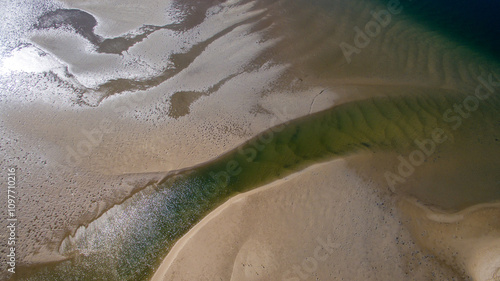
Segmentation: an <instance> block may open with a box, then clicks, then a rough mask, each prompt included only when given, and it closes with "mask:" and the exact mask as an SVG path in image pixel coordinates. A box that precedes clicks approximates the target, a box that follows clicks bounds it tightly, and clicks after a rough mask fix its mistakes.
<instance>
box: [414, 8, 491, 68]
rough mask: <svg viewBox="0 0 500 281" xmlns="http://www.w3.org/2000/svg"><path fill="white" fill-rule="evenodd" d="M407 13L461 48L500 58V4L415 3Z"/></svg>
mask: <svg viewBox="0 0 500 281" xmlns="http://www.w3.org/2000/svg"><path fill="white" fill-rule="evenodd" d="M405 12H406V13H408V14H409V15H411V16H413V17H415V18H416V20H417V22H419V23H423V24H425V25H427V26H428V27H429V28H430V29H432V30H436V31H439V32H441V33H444V34H447V35H448V36H450V37H452V38H453V39H454V40H456V41H458V42H460V43H461V44H462V45H467V46H471V47H474V48H477V49H478V50H479V51H484V52H487V53H489V54H491V55H493V56H495V57H496V58H500V1H495V0H477V1H472V0H440V1H436V0H412V1H408V4H407V5H405Z"/></svg>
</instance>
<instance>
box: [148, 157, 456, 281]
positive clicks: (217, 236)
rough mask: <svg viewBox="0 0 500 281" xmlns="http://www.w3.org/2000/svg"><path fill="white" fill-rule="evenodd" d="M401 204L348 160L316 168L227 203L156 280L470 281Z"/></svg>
mask: <svg viewBox="0 0 500 281" xmlns="http://www.w3.org/2000/svg"><path fill="white" fill-rule="evenodd" d="M396 202H397V199H396V197H395V196H394V195H391V194H390V192H389V191H388V190H387V189H386V188H385V187H384V188H380V187H379V186H377V185H376V184H374V183H369V182H365V181H363V180H362V179H360V178H359V177H358V176H357V175H356V173H355V172H354V171H353V170H351V169H349V168H348V167H347V166H346V161H345V160H343V159H340V160H335V161H332V162H327V163H324V164H318V165H314V166H311V167H309V168H307V169H305V170H303V171H300V172H298V173H295V174H293V175H290V176H288V177H286V178H284V179H281V180H279V181H276V182H273V183H271V184H269V185H266V186H264V187H261V188H258V189H256V190H253V191H250V192H248V193H245V194H241V195H238V196H236V197H234V198H232V199H230V200H229V201H228V202H226V203H224V204H223V205H222V206H220V207H219V208H217V209H216V210H215V211H213V212H212V213H211V214H210V215H208V216H207V217H206V218H204V219H203V220H202V221H201V222H200V223H199V224H197V225H196V226H195V227H194V228H193V229H191V230H190V231H189V232H188V234H186V235H185V236H184V237H183V238H182V239H181V240H179V241H178V242H177V243H176V245H175V246H174V247H173V249H172V250H171V252H170V253H169V255H168V256H167V257H166V259H165V260H164V262H163V263H162V265H161V267H160V268H159V269H158V270H157V272H156V273H155V275H154V277H153V279H152V280H155V281H159V280H313V279H314V280H342V279H347V280H431V279H432V280H452V279H453V280H465V279H462V277H461V275H460V274H457V273H456V272H454V271H453V270H451V269H450V268H449V267H447V266H445V265H442V264H441V263H440V262H439V261H438V259H436V257H434V256H432V255H430V254H429V253H428V252H427V251H426V250H423V249H421V248H420V247H419V246H418V245H416V244H415V242H414V240H413V238H412V237H411V236H410V233H409V232H408V230H406V229H405V227H404V225H405V223H404V222H403V217H402V214H401V213H400V212H399V211H398V209H397V208H396ZM402 222H403V224H402Z"/></svg>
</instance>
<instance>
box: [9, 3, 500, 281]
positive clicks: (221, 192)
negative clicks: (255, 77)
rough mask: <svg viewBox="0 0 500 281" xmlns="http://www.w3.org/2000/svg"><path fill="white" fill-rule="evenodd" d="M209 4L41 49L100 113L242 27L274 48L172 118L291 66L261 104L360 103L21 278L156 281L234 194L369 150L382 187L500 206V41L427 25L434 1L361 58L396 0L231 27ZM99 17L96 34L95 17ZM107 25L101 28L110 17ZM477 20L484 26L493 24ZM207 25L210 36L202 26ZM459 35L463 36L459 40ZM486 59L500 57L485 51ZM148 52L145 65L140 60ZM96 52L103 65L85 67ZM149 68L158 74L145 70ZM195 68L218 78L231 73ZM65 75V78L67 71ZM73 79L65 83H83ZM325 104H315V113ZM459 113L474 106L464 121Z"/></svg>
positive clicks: (126, 211) (89, 235)
mask: <svg viewBox="0 0 500 281" xmlns="http://www.w3.org/2000/svg"><path fill="white" fill-rule="evenodd" d="M200 3H201V2H200V1H174V4H175V5H174V6H173V7H175V9H174V8H172V9H173V10H175V11H176V12H179V13H181V14H182V13H185V14H183V15H184V17H180V18H181V19H182V20H180V21H166V22H163V24H159V23H158V22H156V23H155V24H154V25H153V24H151V25H147V26H145V27H144V26H143V27H140V26H139V27H136V28H132V29H131V31H130V32H128V33H125V34H122V35H119V36H114V35H113V36H111V35H109V34H107V35H106V34H104V35H96V33H93V32H94V31H95V30H93V29H91V28H89V27H87V28H85V29H82V30H81V31H79V29H78V28H76V32H75V33H76V35H75V34H72V35H71V36H81V37H83V39H82V38H80V39H78V40H81V41H82V42H85V40H87V41H89V42H87V43H88V44H89V45H85V44H87V43H85V44H84V43H81V42H80V41H78V42H80V43H75V46H80V44H81V45H84V46H86V47H85V48H87V49H85V48H83V49H84V51H82V52H81V53H78V54H75V53H73V49H72V48H68V49H67V50H65V48H64V47H65V46H66V47H68V46H72V45H70V44H67V43H66V42H62V41H64V40H62V39H61V40H60V41H58V39H57V38H58V36H61V37H63V36H62V35H61V34H59V35H57V33H55V34H56V35H54V34H52V33H50V32H55V31H54V30H53V27H52V26H50V24H49V25H47V26H45V27H47V29H46V30H43V32H48V33H47V34H49V35H47V34H46V33H40V34H39V33H36V32H38V31H35V35H33V37H32V40H33V42H35V44H37V46H39V47H40V48H43V49H44V50H45V51H46V52H47V53H53V54H56V56H57V57H58V58H59V59H61V60H62V61H64V62H65V63H67V65H68V66H69V68H67V69H66V70H67V73H71V75H69V74H67V75H68V77H70V78H71V79H73V78H74V79H76V81H80V82H81V83H80V84H78V83H75V85H73V86H74V87H75V88H76V89H77V90H75V91H74V93H73V94H74V95H75V96H76V100H77V102H76V103H77V104H79V105H80V106H89V105H90V106H99V104H100V103H101V102H102V101H104V100H105V99H106V98H109V97H110V96H113V95H127V94H130V93H133V92H135V91H145V92H146V93H147V91H148V90H151V89H155V87H158V86H160V85H162V84H164V83H166V82H168V81H172V80H174V79H176V78H177V77H179V76H180V75H179V74H180V73H182V72H183V71H185V70H186V69H187V68H188V67H190V66H192V65H194V64H195V63H196V62H197V59H199V58H200V57H201V56H202V54H205V53H206V52H207V48H209V46H210V45H212V44H213V43H214V42H217V40H219V39H221V38H224V37H226V36H228V35H229V34H232V33H234V32H238V34H240V33H241V34H245V35H241V36H246V35H247V34H253V33H254V34H258V36H259V37H260V40H262V41H263V42H266V41H269V42H271V43H270V44H269V45H270V47H268V48H265V49H263V50H262V51H260V52H256V53H257V55H256V56H253V57H250V59H248V61H247V60H245V61H244V62H243V63H242V64H241V65H238V66H237V71H235V72H234V73H231V74H229V75H227V76H226V77H224V78H222V79H219V80H218V81H217V82H216V83H213V84H211V85H209V86H207V87H204V88H203V87H201V88H202V90H200V89H198V88H196V87H194V88H196V89H194V90H192V91H191V90H189V91H188V90H178V91H177V92H175V93H173V94H172V95H171V97H170V100H171V108H170V110H169V112H168V114H169V116H170V117H173V118H180V117H185V116H187V117H189V113H190V111H189V110H190V105H191V104H192V103H194V102H195V101H196V100H198V99H200V98H201V97H203V96H209V95H211V94H213V93H214V92H216V91H217V90H218V89H219V88H220V87H221V86H222V85H224V83H226V82H227V81H229V80H231V79H232V78H233V77H235V76H236V75H238V74H239V73H241V72H245V71H250V70H258V69H261V68H263V67H264V66H265V65H268V64H277V65H286V66H287V70H286V72H285V74H283V75H282V76H281V77H280V78H279V79H277V81H275V85H274V87H275V88H273V89H270V90H269V91H270V92H271V93H269V92H264V93H260V95H262V97H265V96H266V95H272V91H273V90H277V89H279V90H280V91H284V92H287V91H290V96H293V94H294V93H295V92H296V91H297V89H308V88H309V87H312V86H315V87H317V86H321V87H322V88H324V89H330V90H333V91H338V93H339V98H338V101H342V102H345V101H351V102H347V103H345V104H341V105H338V106H335V107H333V108H331V109H328V110H325V111H321V112H318V113H314V114H311V115H308V116H305V117H302V118H299V119H296V120H293V121H290V122H287V123H285V124H281V125H277V126H276V127H273V128H271V129H269V130H267V131H265V132H263V133H262V134H261V135H258V136H256V137H254V138H253V139H251V140H250V141H248V142H247V143H245V144H243V145H242V146H240V147H239V148H236V149H235V150H231V151H229V152H227V153H226V154H224V155H222V156H220V157H218V158H217V159H214V160H213V161H209V162H208V163H205V164H203V165H200V166H198V167H195V168H193V169H188V170H187V171H182V172H179V173H178V174H176V175H172V176H170V177H167V178H166V179H165V180H164V181H163V182H161V183H159V184H158V185H153V186H148V187H147V188H145V189H144V190H143V191H140V192H138V193H136V194H135V195H133V196H132V197H131V198H130V199H128V200H127V201H125V202H124V203H123V204H120V205H117V206H115V207H113V208H112V209H110V210H108V211H107V212H106V213H104V214H103V215H102V216H101V217H100V218H99V219H97V220H95V221H93V222H92V223H90V224H89V226H88V227H81V228H80V229H79V230H78V231H77V232H76V234H75V236H74V237H68V238H66V239H65V240H64V241H63V242H62V244H61V246H60V249H59V250H60V252H61V253H62V254H65V255H68V256H69V257H71V258H70V260H68V261H65V262H60V263H54V264H51V265H39V266H33V267H25V268H22V270H20V271H19V274H16V276H15V278H16V279H20V280H24V279H27V280H70V279H81V280H99V277H96V276H109V275H111V277H109V278H111V279H114V280H145V279H147V278H148V277H150V276H151V274H152V273H153V272H154V269H155V268H156V267H157V266H158V265H159V263H160V262H161V260H162V259H163V258H164V257H165V255H166V254H167V252H168V251H169V249H170V248H171V247H172V245H173V243H174V242H175V241H176V240H177V239H179V238H180V237H181V236H182V235H183V234H185V233H186V232H187V231H188V230H189V229H190V228H191V227H192V226H193V225H194V224H195V223H196V222H198V221H199V220H200V219H202V218H203V217H204V216H205V215H206V214H208V213H209V212H210V211H211V210H213V209H214V208H215V207H216V206H218V205H220V204H221V203H222V202H224V201H225V200H227V199H228V198H229V197H231V196H233V195H235V194H237V193H240V192H245V191H248V190H250V189H252V188H256V187H259V186H262V185H263V184H265V183H268V182H271V181H273V180H275V179H278V178H282V177H284V176H286V175H289V174H291V173H293V172H296V171H298V170H300V169H303V168H305V167H306V166H308V165H311V164H313V163H317V162H320V161H328V160H330V159H334V158H335V157H341V156H344V155H348V154H353V153H356V152H360V151H363V152H371V153H373V154H374V155H375V156H374V160H373V162H372V163H369V164H371V165H379V166H380V167H381V169H382V171H383V172H382V173H381V174H380V179H378V180H379V181H380V183H381V184H382V185H387V188H390V189H393V190H394V191H395V192H396V193H398V194H402V195H409V196H414V197H416V198H417V199H419V200H420V201H421V202H423V203H425V204H428V205H432V206H434V207H436V208H441V209H443V210H446V211H449V212H451V211H457V210H461V209H463V208H466V207H469V206H472V205H475V204H478V203H484V202H492V201H496V200H500V187H499V186H498V184H499V183H500V178H499V173H498V172H497V171H498V167H499V164H500V162H499V161H500V160H499V159H500V157H499V156H500V155H499V154H500V149H499V148H500V141H499V139H500V119H499V118H500V115H499V112H498V111H499V110H500V98H499V96H498V90H499V89H498V88H497V85H492V84H495V83H498V81H499V79H500V76H499V75H498V73H499V72H498V70H499V69H500V68H499V67H498V64H497V63H496V61H495V60H492V59H491V57H492V56H495V53H494V47H493V46H495V44H496V43H497V42H498V39H497V37H496V33H494V32H486V31H485V32H483V33H480V35H479V33H474V32H467V34H469V35H470V34H473V35H474V34H475V35H477V37H473V38H471V37H470V36H469V35H463V34H462V33H460V31H461V30H460V29H456V28H455V29H454V30H453V32H451V33H450V31H449V30H446V28H445V26H444V27H443V29H442V30H441V29H440V30H438V29H434V28H433V27H432V26H433V24H435V23H434V22H433V21H432V20H429V21H422V18H426V17H431V16H432V15H435V14H436V13H437V10H435V9H436V7H435V6H432V5H431V6H426V5H427V4H425V3H423V2H419V3H420V4H418V5H416V6H415V4H411V3H410V2H408V1H402V2H401V7H402V8H401V9H402V12H401V13H397V14H393V15H392V17H391V20H390V22H389V23H388V25H387V27H384V28H381V30H380V32H379V34H377V35H374V36H373V38H370V40H369V41H368V43H367V44H366V46H365V47H363V48H359V52H355V53H352V54H351V55H348V56H346V55H345V53H344V52H343V50H342V49H341V48H340V44H342V43H348V44H351V45H353V46H356V43H355V40H356V39H355V38H356V37H355V36H356V29H355V28H357V27H359V28H362V29H363V28H365V27H366V25H367V24H368V23H369V22H371V21H373V17H372V15H371V12H372V11H374V10H376V11H380V10H384V9H387V3H386V2H383V1H313V2H310V1H256V2H251V1H243V2H241V3H236V2H235V3H233V2H231V1H228V2H225V4H220V5H228V7H230V8H228V11H229V12H227V13H228V14H229V15H230V16H231V17H234V19H233V18H231V17H229V16H228V18H229V19H230V20H232V21H233V22H231V23H230V24H227V25H223V24H221V22H218V21H214V22H210V21H209V20H210V19H211V18H210V17H207V18H205V15H206V13H207V11H209V12H208V14H210V13H214V14H216V13H217V9H216V8H217V7H218V6H217V5H219V2H218V1H211V2H203V3H204V4H203V5H201V4H200ZM233 4H234V7H233V6H231V5H233ZM245 5H247V6H245ZM214 7H215V8H214ZM56 8H57V9H63V8H65V7H61V6H58V5H56V6H55V7H53V8H51V9H47V10H52V11H55V10H56ZM108 8H109V7H108ZM210 8H212V10H210ZM221 9H222V8H221ZM233 9H234V10H235V11H233ZM431 9H432V10H431ZM91 10H92V9H91V7H89V12H88V13H85V14H80V13H79V15H80V16H82V15H84V17H87V16H89V15H91ZM59 11H61V10H59ZM189 11H191V13H190V12H189ZM231 11H233V12H231ZM238 13H239V14H238ZM450 13H451V12H450ZM110 14H112V13H110ZM459 14H460V13H458V14H457V13H455V12H453V15H454V16H453V17H449V18H448V17H444V16H443V18H445V19H446V20H445V21H446V22H448V23H449V22H453V21H454V19H455V18H456V16H457V15H459ZM46 15H47V14H46ZM51 15H52V14H50V13H49V14H48V16H47V17H49V16H51ZM241 15H243V16H241ZM222 18H224V17H222ZM485 18H487V17H483V18H482V19H483V20H485ZM476 20H477V18H474V17H473V19H466V21H467V22H470V21H476ZM88 21H89V22H90V25H92V23H93V22H92V19H91V18H88ZM111 22H112V21H111ZM97 23H98V24H97V27H96V28H98V27H99V18H98V17H97ZM439 23H441V21H439ZM476 23H477V25H476V26H475V27H474V28H476V29H478V28H481V27H482V26H483V24H481V23H480V22H479V21H477V22H476ZM101 24H102V23H101ZM107 24H108V25H112V24H111V23H109V22H108V23H107ZM204 24H205V25H206V26H204ZM199 26H202V27H203V28H199V29H197V28H198V27H199ZM66 27H67V26H66ZM148 27H149V28H148ZM40 28H41V27H40ZM69 28H71V26H70V27H69ZM73 28H74V27H73ZM474 28H471V30H474ZM206 30H209V31H206ZM91 31H92V32H91ZM108 31H109V30H108ZM167 31H168V32H173V33H167ZM205 31H206V32H205ZM40 32H41V31H40ZM58 32H59V31H58ZM160 32H165V33H160ZM204 32H205V33H204ZM446 32H447V33H446ZM200 33H201V35H200ZM50 34H52V35H50ZM158 34H161V36H160V35H159V36H160V38H161V40H159V41H153V42H156V44H157V45H155V46H158V47H154V48H153V47H151V46H150V45H148V44H149V43H148V42H149V41H148V40H152V38H153V37H154V35H158ZM172 34H174V35H172ZM450 34H451V35H450ZM51 36H53V37H51ZM65 36H67V35H65ZM71 36H70V38H72V37H71ZM457 36H458V37H460V38H461V40H463V41H457V39H456V38H457ZM47 38H48V39H47ZM54 38H56V39H54ZM105 38H107V39H105ZM231 38H232V37H231ZM236 38H238V37H236ZM479 39H481V40H479ZM51 40H52V41H51ZM106 40H107V41H106ZM155 40H156V39H155ZM54 42H55V43H54ZM158 42H160V43H161V44H159V43H158ZM463 42H466V44H462V43H463ZM66 44H67V45H66ZM162 44H164V45H168V48H170V49H168V52H170V53H168V54H167V55H165V54H162V55H164V56H161V55H158V54H156V53H154V51H150V50H154V49H156V48H158V49H160V46H163V45H162ZM151 45H152V44H151ZM89 46H93V48H95V49H94V50H92V51H88V49H92V47H89ZM145 46H146V47H145ZM80 47H81V46H80ZM141 48H144V49H145V50H149V51H144V49H141ZM148 48H149V49H148ZM484 50H487V51H488V52H489V53H488V54H484V53H483V52H484ZM87 52H88V53H87ZM96 53H99V54H96ZM102 53H108V54H102ZM158 53H160V51H158ZM118 54H120V56H123V57H121V58H123V59H124V60H125V58H127V59H130V60H129V61H126V63H123V65H122V61H120V62H119V63H117V66H116V73H112V74H110V73H109V71H107V70H106V68H105V67H108V65H107V64H108V61H106V60H103V61H100V58H106V59H107V58H110V57H111V56H113V55H116V56H118ZM224 55H230V54H224ZM94 56H95V57H94ZM143 56H144V57H146V59H145V60H144V61H141V60H139V58H141V59H142V57H143ZM148 56H150V57H148ZM89 57H90V58H92V60H93V61H92V63H89V62H88V61H87V60H86V59H87V58H89ZM113 58H114V57H113ZM158 58H160V59H158ZM224 59H225V58H215V59H212V61H213V60H224ZM137 61H140V62H141V63H137ZM144 62H145V63H144ZM150 62H154V63H150ZM127 63H128V64H129V65H131V64H134V63H137V65H140V66H137V67H136V66H134V68H133V70H134V71H133V72H136V73H139V74H140V75H142V76H140V75H139V77H138V76H137V75H135V74H134V73H132V71H131V70H132V68H130V67H129V66H127ZM142 63H143V64H142ZM148 63H150V64H149V65H148ZM143 65H147V66H145V67H144V68H143V69H142V68H141V67H142V66H143ZM202 66H203V63H202ZM113 67H114V66H113V65H111V67H110V68H111V69H112V68H113ZM89 69H91V70H92V71H89ZM120 69H121V70H120ZM128 70H130V73H129V72H128ZM143 70H144V71H143ZM196 70H197V71H198V72H203V71H206V72H214V73H215V72H218V71H220V70H221V69H217V68H214V69H211V68H210V69H207V68H203V67H199V68H197V69H196ZM120 71H121V72H120ZM52 74H54V73H52ZM54 75H55V76H57V75H59V76H58V77H59V78H58V79H62V78H61V77H62V76H61V75H60V74H57V75H56V74H54ZM490 75H491V76H490ZM63 76H64V75H63ZM68 77H66V78H68ZM479 77H482V78H481V79H486V80H488V79H490V80H493V81H495V82H494V83H490V88H491V89H490V90H488V89H485V88H483V91H484V92H482V93H488V91H490V92H495V93H494V94H491V95H489V96H488V97H485V98H484V99H479V98H477V97H474V93H475V90H476V88H477V87H478V85H483V86H484V83H483V82H482V80H480V79H479ZM489 77H491V78H489ZM66 78H65V79H66ZM68 79H69V78H68ZM71 79H69V80H65V81H66V82H67V83H72V82H71V81H74V80H71ZM87 80H88V81H91V82H89V83H87V82H85V81H87ZM68 81H69V82H68ZM181 82H182V81H180V82H178V83H181ZM191 82H192V83H193V84H196V83H197V82H198V81H194V82H193V81H191ZM485 87H487V86H485ZM322 92H323V91H321V92H320V93H319V94H318V95H317V96H319V95H321V93H322ZM471 97H472V98H471ZM8 98H11V97H6V99H8ZM476 102H477V104H476ZM174 104H175V105H174ZM313 105H314V100H313V101H312V102H311V105H310V109H309V112H311V110H312V108H313ZM456 106H460V107H461V108H462V110H463V108H469V109H471V110H467V111H466V112H465V113H463V114H462V113H458V112H457V109H456ZM472 108H473V109H474V110H472ZM449 110H451V112H449ZM447 112H448V113H447ZM445 116H447V117H445ZM275 123H277V122H275ZM436 129H440V131H439V132H441V133H440V135H443V136H446V141H443V143H441V144H439V145H438V144H436V146H435V147H434V149H433V151H432V153H429V155H427V154H426V153H424V154H422V153H420V155H425V156H424V158H425V159H421V160H422V163H420V160H418V161H417V162H419V163H418V165H416V164H414V165H413V166H415V167H414V171H413V172H411V173H410V172H408V173H409V175H408V176H404V175H401V173H400V172H398V168H399V165H401V161H402V160H401V159H407V160H408V162H411V160H410V157H411V155H412V153H414V152H415V151H418V150H421V151H422V148H421V147H419V146H418V145H416V144H415V142H416V141H417V140H418V141H423V140H427V139H432V136H433V133H434V132H435V130H436ZM415 155H417V154H415ZM405 161H406V160H405ZM382 167H383V168H382ZM384 171H385V172H391V173H393V174H394V175H396V177H398V176H399V180H396V181H397V183H396V184H391V183H390V182H389V181H387V177H384V175H385V173H384ZM359 173H360V174H363V170H361V169H360V170H359ZM398 173H399V175H398ZM393 179H394V177H393ZM90 273H91V274H90ZM96 278H97V279H96ZM107 280H109V279H107Z"/></svg>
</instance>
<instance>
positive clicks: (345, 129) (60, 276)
mask: <svg viewBox="0 0 500 281" xmlns="http://www.w3.org/2000/svg"><path fill="white" fill-rule="evenodd" d="M386 91H387V94H388V95H391V97H382V98H372V99H367V100H363V101H357V102H351V103H348V104H343V105H340V106H337V107H334V108H332V109H329V110H325V111H322V112H319V113H316V114H313V115H309V116H306V117H303V118H300V119H297V120H293V121H291V122H288V123H286V124H281V125H279V126H276V127H274V128H271V129H269V130H267V131H265V132H263V133H262V134H260V135H258V136H256V137H254V138H253V139H251V140H250V141H248V142H246V143H245V144H243V145H242V146H240V147H238V148H236V149H234V150H232V151H230V152H228V153H226V154H225V155H223V156H221V157H219V158H217V159H215V160H214V161H212V162H210V163H207V164H206V165H203V166H201V167H198V168H195V169H193V170H190V171H186V172H183V173H181V174H180V175H176V176H171V177H169V178H167V179H165V180H164V181H163V182H161V183H160V184H158V185H157V186H152V187H148V188H146V189H145V190H144V191H141V192H138V193H137V194H135V195H134V196H133V197H132V198H130V199H129V200H127V201H126V202H125V203H124V204H122V206H120V207H121V208H122V209H121V210H120V211H119V212H116V213H114V214H113V215H110V216H109V217H108V218H106V219H102V218H100V219H98V220H96V221H94V222H93V223H92V224H91V225H93V226H95V227H93V228H90V227H89V229H88V230H86V232H85V233H84V235H83V236H80V237H79V238H78V239H76V242H71V243H67V244H66V246H65V248H64V249H65V250H64V251H65V253H66V254H71V253H72V254H73V255H75V257H74V258H73V259H71V260H69V261H66V262H62V263H56V264H53V265H49V266H41V267H37V268H25V269H23V270H22V271H20V272H19V274H16V277H17V278H16V279H20V280H21V279H22V280H24V279H27V280H146V279H148V278H149V277H150V276H151V274H152V273H153V272H154V270H155V268H157V266H159V264H160V262H161V260H162V259H163V258H164V257H165V255H166V254H167V253H168V251H169V250H170V248H171V247H172V246H173V243H175V241H176V240H178V239H179V238H180V237H181V236H182V235H184V234H185V233H186V232H187V231H188V230H189V229H190V228H191V227H192V226H193V225H194V224H195V223H197V222H198V221H200V220H201V219H202V218H203V217H204V216H205V215H206V214H208V213H209V212H210V211H212V210H213V209H214V208H216V207H217V206H219V205H220V204H221V203H223V202H224V201H226V200H227V199H228V198H230V197H231V196H234V195H235V194H237V193H240V192H245V191H248V190H251V189H253V188H256V187H259V186H262V185H264V184H266V183H269V182H271V181H273V180H276V179H278V178H281V177H284V176H286V175H289V174H291V173H293V172H296V171H298V170H300V169H303V168H305V167H307V166H309V165H311V164H313V163H318V162H321V161H327V160H330V159H334V158H336V157H339V156H344V155H348V154H351V153H354V152H359V151H368V152H372V153H384V152H385V151H391V152H396V153H400V154H401V155H406V154H407V153H408V152H410V151H412V150H415V149H417V148H418V147H417V146H416V145H415V143H414V141H415V140H416V139H420V140H422V139H425V138H429V136H431V135H432V132H433V131H434V130H435V129H436V128H440V129H442V131H443V132H444V133H445V134H447V135H448V136H449V144H451V145H453V144H456V143H461V140H464V139H465V140H472V142H473V143H476V145H477V147H482V146H484V145H486V146H487V147H488V149H489V151H490V152H489V153H490V155H489V156H491V157H492V159H500V157H497V156H499V155H500V149H499V147H500V142H498V140H499V139H500V128H499V127H500V126H499V124H500V115H499V110H500V99H499V97H498V95H491V96H490V97H488V98H487V99H484V100H481V101H479V100H478V105H477V107H474V108H475V110H474V111H471V112H469V113H470V114H469V115H468V117H467V118H463V120H462V123H461V125H460V126H459V127H458V128H454V127H456V125H457V123H456V118H455V119H453V120H454V122H451V121H448V122H447V121H446V120H444V119H443V114H444V113H445V112H447V110H450V109H453V108H454V105H456V104H458V105H460V104H463V102H464V100H465V99H466V97H467V95H466V94H458V93H452V92H448V91H445V90H434V91H430V90H428V89H413V90H411V91H410V90H409V92H408V93H401V96H394V94H395V93H394V92H392V91H396V89H393V90H391V88H390V87H387V88H386ZM456 116H459V115H457V114H452V115H450V116H448V117H456ZM471 134H473V135H471ZM478 134H482V135H478ZM476 138H480V139H481V140H482V141H480V142H479V141H477V140H476ZM491 145H494V147H493V148H494V149H493V150H491ZM469 149H471V150H474V149H475V148H474V147H470V148H469ZM451 155H453V154H451ZM485 163H488V162H487V161H486V162H485ZM495 177H497V176H495ZM493 180H494V181H495V180H496V181H498V180H499V179H497V178H494V179H493ZM485 184H486V185H487V184H490V185H491V183H485ZM418 188H419V189H422V190H425V189H426V186H420V187H418ZM484 190H487V191H490V192H491V193H490V194H484V196H482V197H481V198H488V200H498V199H500V192H498V184H496V185H495V182H493V188H489V189H484ZM420 193H421V194H433V193H432V190H431V191H430V192H423V193H422V192H420ZM420 193H419V192H414V195H416V196H417V197H418V194H420ZM448 195H449V194H448ZM448 195H447V194H441V193H437V194H436V195H432V196H438V197H443V196H444V197H443V198H445V199H443V198H438V199H443V200H445V201H444V202H446V200H447V199H446V198H447V197H446V196H448ZM432 196H431V198H430V199H429V198H426V197H425V196H424V197H422V198H420V199H422V200H431V201H432V200H433V198H432ZM434 199H436V198H434ZM450 200H451V201H453V200H457V199H456V195H455V196H451V197H450V199H449V200H448V201H450ZM436 202H439V200H437V201H436ZM452 203H453V202H452ZM474 203H477V202H474ZM103 229H104V230H103ZM79 251H80V252H83V253H85V255H78V254H76V253H77V252H79ZM91 276H93V277H91ZM103 276H106V277H103Z"/></svg>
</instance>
